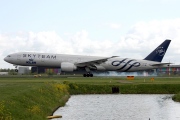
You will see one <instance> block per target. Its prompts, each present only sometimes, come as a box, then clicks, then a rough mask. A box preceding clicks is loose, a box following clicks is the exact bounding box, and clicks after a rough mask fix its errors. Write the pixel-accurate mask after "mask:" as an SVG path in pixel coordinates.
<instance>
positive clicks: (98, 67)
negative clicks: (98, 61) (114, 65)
mask: <svg viewBox="0 0 180 120" xmlns="http://www.w3.org/2000/svg"><path fill="white" fill-rule="evenodd" d="M95 66H96V69H97V70H100V71H104V70H106V69H105V68H104V67H103V66H101V65H95Z"/></svg>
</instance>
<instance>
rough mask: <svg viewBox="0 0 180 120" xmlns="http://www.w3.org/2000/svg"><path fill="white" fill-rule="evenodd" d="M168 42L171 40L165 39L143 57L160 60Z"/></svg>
mask: <svg viewBox="0 0 180 120" xmlns="http://www.w3.org/2000/svg"><path fill="white" fill-rule="evenodd" d="M170 42H171V40H165V41H164V42H163V43H162V44H161V45H159V46H158V47H157V48H156V49H155V50H154V51H152V52H151V53H150V54H149V55H148V56H147V57H146V58H144V60H150V61H156V62H161V61H162V59H163V57H164V55H165V53H166V50H167V48H168V46H169V44H170Z"/></svg>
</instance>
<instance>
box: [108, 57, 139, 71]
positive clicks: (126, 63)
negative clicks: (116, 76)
mask: <svg viewBox="0 0 180 120" xmlns="http://www.w3.org/2000/svg"><path fill="white" fill-rule="evenodd" d="M126 60H127V58H126V59H123V60H122V61H118V60H117V61H113V62H112V63H111V64H112V65H113V66H121V67H120V68H119V69H117V70H123V71H125V72H126V71H128V70H130V69H131V68H132V67H139V66H140V65H141V64H140V63H139V62H136V61H135V60H128V61H126Z"/></svg>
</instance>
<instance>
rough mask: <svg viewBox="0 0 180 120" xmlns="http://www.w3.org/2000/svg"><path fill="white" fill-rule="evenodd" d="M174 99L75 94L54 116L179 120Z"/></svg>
mask: <svg viewBox="0 0 180 120" xmlns="http://www.w3.org/2000/svg"><path fill="white" fill-rule="evenodd" d="M171 96H172V95H121V94H118V95H75V96H71V98H70V99H69V101H68V102H67V103H66V106H65V107H61V108H59V109H58V110H57V111H56V112H55V113H54V115H62V116H63V118H61V119H59V120H149V118H150V120H180V104H179V103H176V102H173V101H172V99H171ZM56 120H58V119H56Z"/></svg>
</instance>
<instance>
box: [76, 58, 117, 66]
mask: <svg viewBox="0 0 180 120" xmlns="http://www.w3.org/2000/svg"><path fill="white" fill-rule="evenodd" d="M114 57H118V56H112V57H107V58H103V59H97V60H90V61H85V62H77V63H75V65H76V66H79V67H82V66H94V65H97V64H101V63H103V62H106V61H107V60H108V59H110V58H114Z"/></svg>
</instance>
